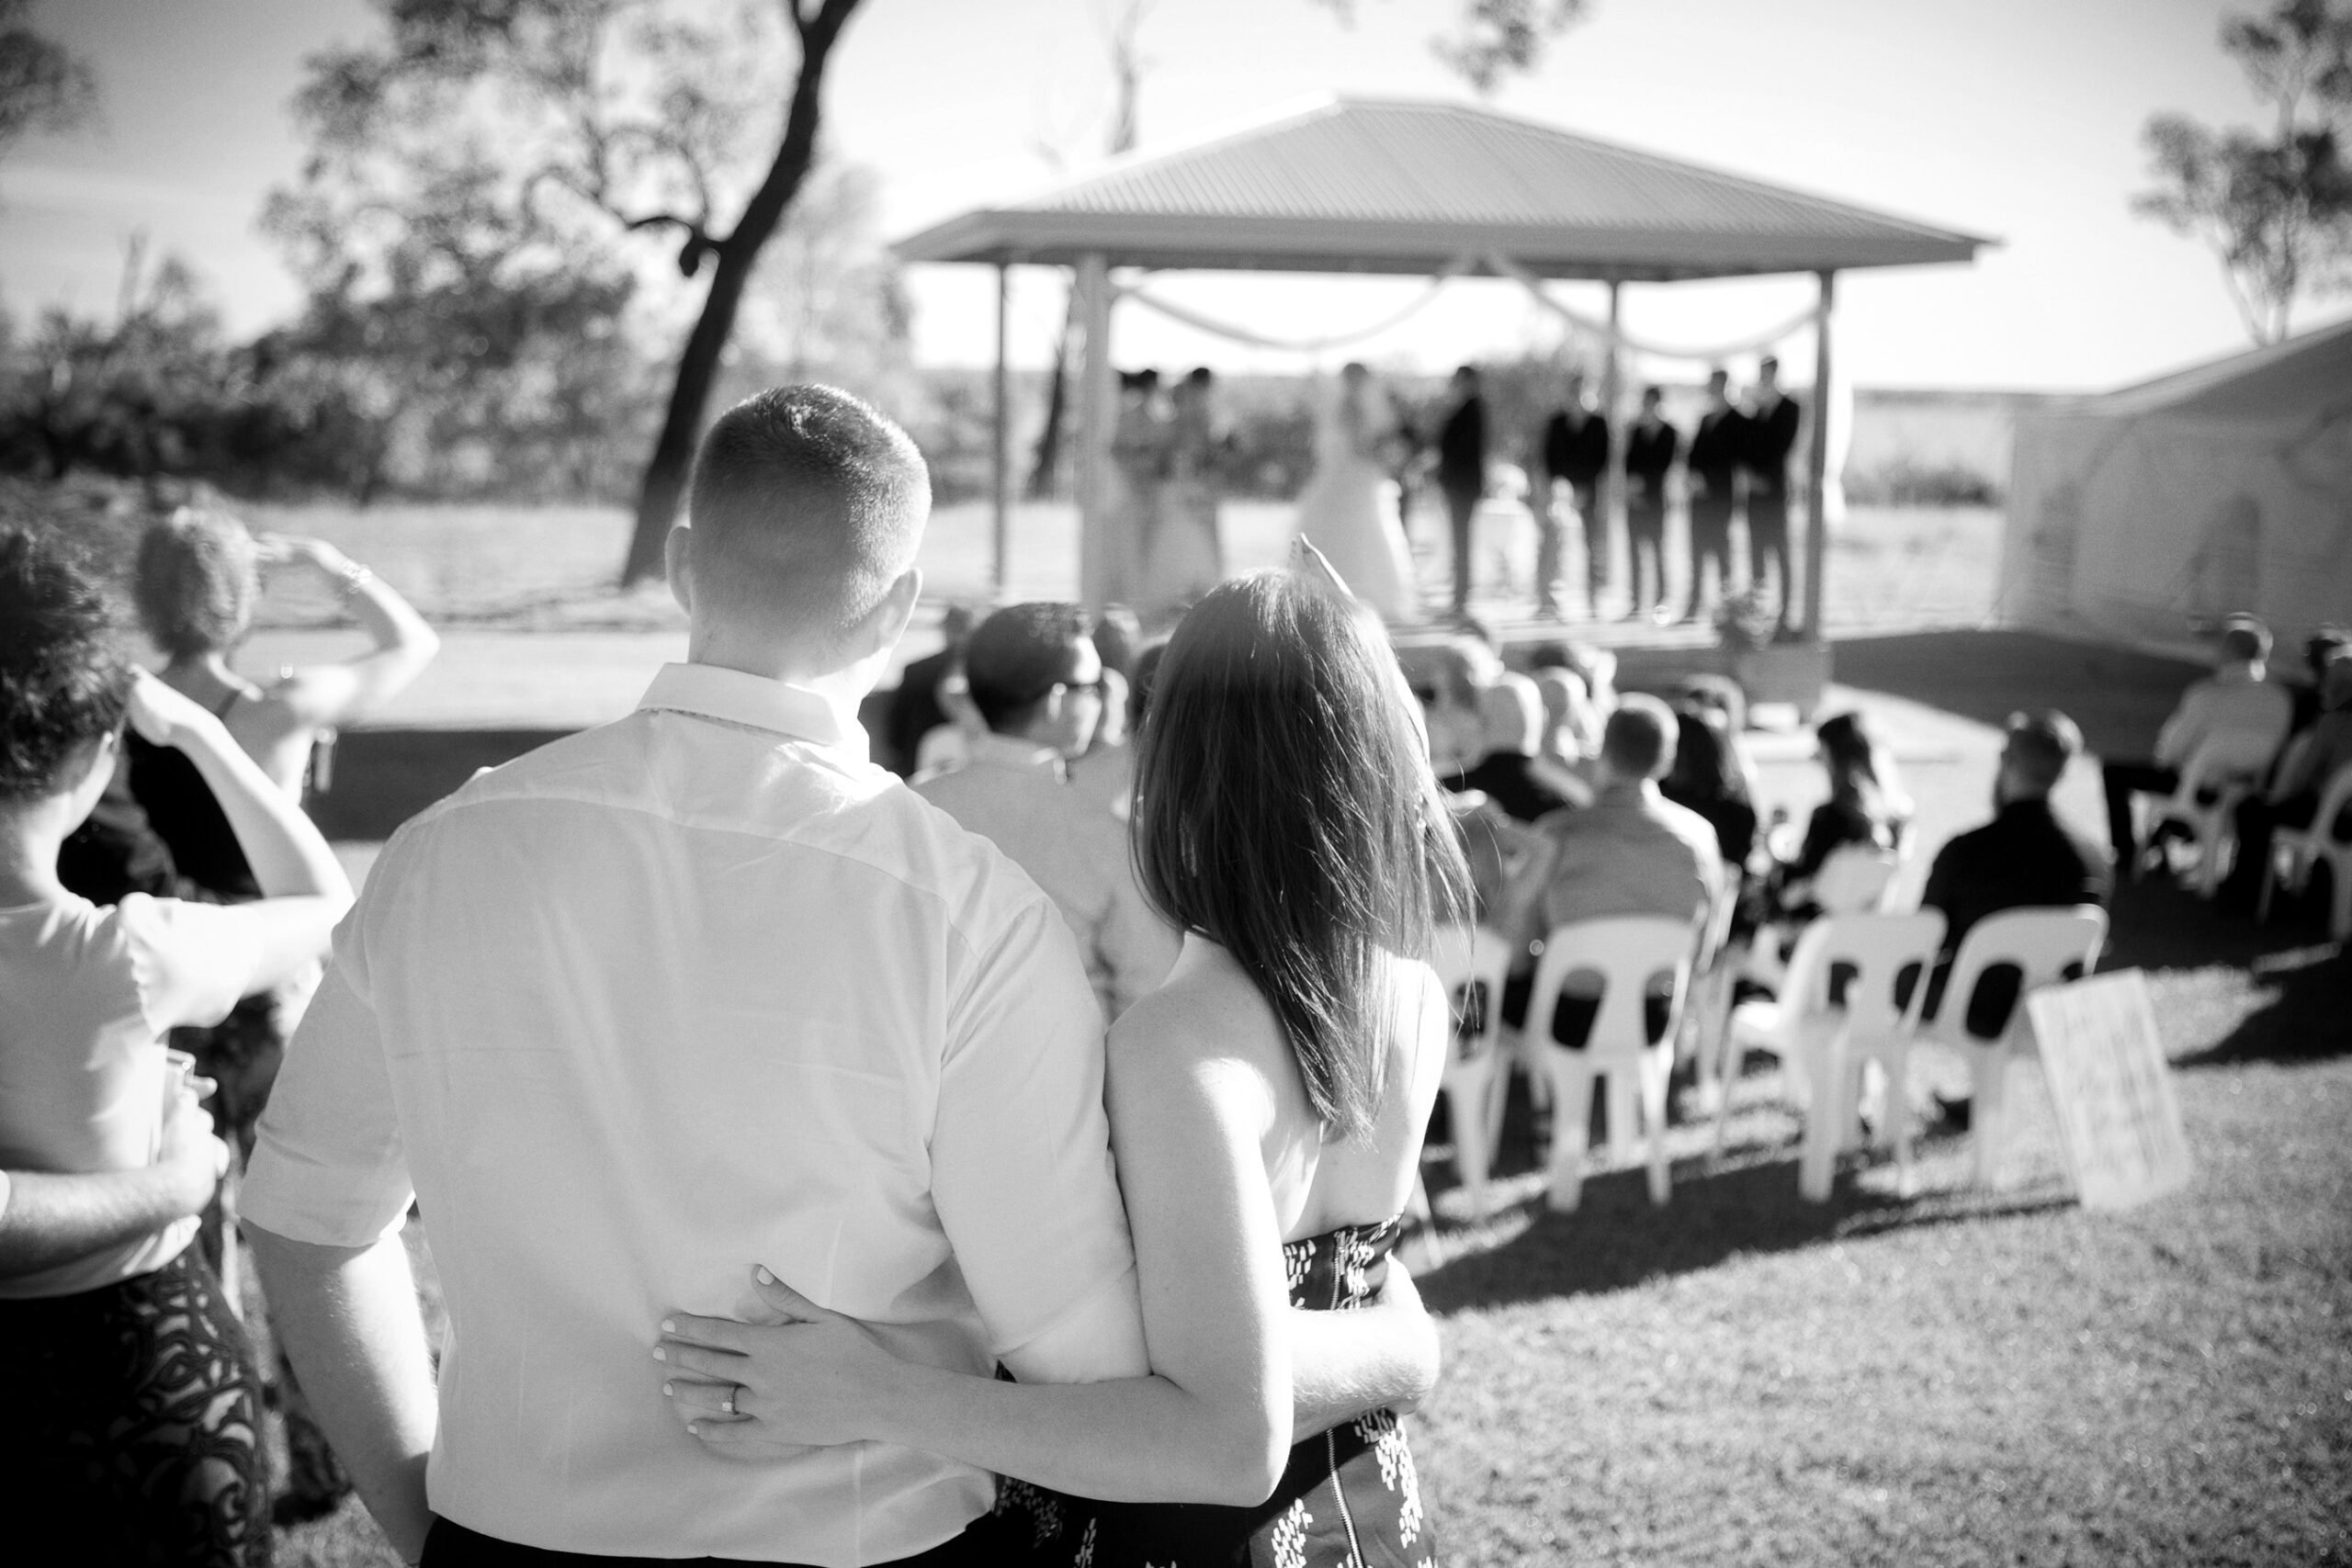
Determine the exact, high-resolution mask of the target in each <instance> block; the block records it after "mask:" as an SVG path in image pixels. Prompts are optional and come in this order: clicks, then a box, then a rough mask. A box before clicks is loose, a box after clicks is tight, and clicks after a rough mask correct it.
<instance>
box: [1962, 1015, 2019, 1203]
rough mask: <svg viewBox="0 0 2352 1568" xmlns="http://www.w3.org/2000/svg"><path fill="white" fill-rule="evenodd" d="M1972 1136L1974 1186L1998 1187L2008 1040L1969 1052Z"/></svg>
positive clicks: (2006, 1093) (2005, 1112)
mask: <svg viewBox="0 0 2352 1568" xmlns="http://www.w3.org/2000/svg"><path fill="white" fill-rule="evenodd" d="M1969 1077H1970V1080H1971V1082H1970V1084H1969V1093H1970V1096H1971V1097H1972V1100H1973V1104H1971V1106H1970V1107H1969V1112H1968V1121H1969V1130H1970V1134H1971V1136H1972V1137H1973V1139H1974V1140H1975V1143H1976V1184H1977V1185H1978V1186H1979V1187H1985V1188H1992V1187H1996V1186H1998V1185H1999V1178H2000V1169H2001V1135H2002V1134H2003V1133H2005V1132H2006V1131H2007V1118H2008V1098H2009V1053H2008V1044H2007V1041H2003V1042H2001V1043H1998V1044H1995V1045H1990V1046H1983V1047H1980V1048H1978V1049H1976V1050H1973V1051H1972V1052H1970V1053H1969Z"/></svg>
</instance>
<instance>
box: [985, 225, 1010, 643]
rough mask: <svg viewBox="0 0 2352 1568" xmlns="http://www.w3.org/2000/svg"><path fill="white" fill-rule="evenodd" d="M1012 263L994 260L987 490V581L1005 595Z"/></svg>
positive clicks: (1008, 529)
mask: <svg viewBox="0 0 2352 1568" xmlns="http://www.w3.org/2000/svg"><path fill="white" fill-rule="evenodd" d="M1011 313H1012V264H1011V263H1010V262H999V263H997V264H996V409H995V418H994V419H993V420H992V421H991V422H990V425H989V434H990V436H991V440H990V444H989V446H990V449H989V495H990V497H991V498H992V500H993V502H994V507H993V511H992V514H991V516H990V518H989V563H990V564H989V585H990V587H991V588H992V589H993V590H994V592H995V594H996V597H997V598H999V599H1002V598H1003V597H1004V582H1005V570H1004V568H1005V551H1006V544H1007V540H1008V538H1009V536H1011V534H1012V458H1011V457H1010V456H1009V455H1008V452H1007V448H1008V447H1009V446H1011V444H1012V419H1011V415H1010V412H1008V409H1007V404H1008V402H1009V401H1010V398H1009V392H1008V378H1007V376H1006V373H1005V366H1004V352H1005V350H1004V345H1005V333H1006V318H1007V317H1008V316H1009V315H1010V314H1011Z"/></svg>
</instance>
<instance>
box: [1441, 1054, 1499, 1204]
mask: <svg viewBox="0 0 2352 1568" xmlns="http://www.w3.org/2000/svg"><path fill="white" fill-rule="evenodd" d="M1487 1077H1488V1075H1486V1074H1482V1073H1478V1072H1476V1071H1475V1070H1471V1071H1465V1072H1464V1073H1463V1074H1462V1075H1461V1076H1460V1077H1457V1078H1456V1079H1455V1080H1454V1081H1453V1083H1452V1084H1451V1085H1449V1086H1447V1089H1446V1095H1445V1099H1446V1113H1447V1115H1448V1116H1450V1117H1451V1118H1452V1119H1453V1168H1454V1169H1455V1170H1457V1171H1459V1172H1460V1173H1461V1175H1462V1190H1463V1192H1464V1194H1465V1195H1466V1197H1467V1198H1468V1200H1469V1203H1470V1217H1471V1218H1472V1219H1474V1220H1483V1219H1485V1218H1486V1217H1487V1170H1488V1168H1489V1166H1490V1159H1491V1156H1490V1145H1489V1143H1488V1140H1487V1100H1488V1098H1489V1096H1488V1094H1487V1089H1488V1087H1489V1086H1488V1082H1487Z"/></svg>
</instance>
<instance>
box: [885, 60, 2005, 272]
mask: <svg viewBox="0 0 2352 1568" xmlns="http://www.w3.org/2000/svg"><path fill="white" fill-rule="evenodd" d="M1989 243H1992V242H1991V241H1988V240H1985V239H1982V238H1979V237H1978V236H1975V235H1973V234H1963V233H1960V232H1957V231H1952V230H1948V229H1939V228H1935V227H1932V226H1930V225H1928V224H1925V223H1919V222H1916V221H1913V220H1909V219H1905V218H1897V217H1893V216H1890V215H1888V214H1885V213H1882V212H1873V211H1871V210H1870V209H1866V208H1860V207H1856V206H1853V205H1851V204H1849V203H1846V202H1840V201H1832V200H1829V199H1827V198H1826V197H1817V196H1812V195H1807V194H1805V193H1803V192H1799V191H1792V190H1788V189H1784V188H1782V187H1781V186H1771V185H1767V184H1764V183H1763V182H1761V181H1758V180H1752V179H1747V178H1743V177H1741V176H1739V175H1729V174H1724V173H1721V172H1719V171H1717V170H1713V169H1708V168H1703V167H1701V166H1699V165H1696V164H1685V163H1681V162H1679V161H1678V160H1675V159H1671V158H1666V157H1662V156H1660V155H1658V154H1657V153H1654V152H1639V151H1636V150H1634V149H1633V148H1628V147H1621V146H1618V145H1615V144H1614V143H1611V142H1607V141H1597V140H1595V139H1593V138H1591V137H1589V136H1580V135H1577V134H1574V133H1572V132H1569V131H1565V130H1555V129H1554V128H1552V127H1550V126H1546V125H1540V124H1537V123H1535V122H1533V121H1531V120H1525V119H1520V118H1514V117H1512V116H1509V115H1501V114H1496V113H1494V112H1492V111H1491V110H1487V109H1480V108H1473V107H1468V106H1466V105H1461V104H1445V103H1416V102H1408V101H1399V100H1393V99H1372V98H1335V99H1332V100H1330V101H1329V102H1327V103H1324V104H1321V105H1318V106H1316V107H1311V108H1307V109H1305V110H1302V111H1297V112H1294V113H1291V114H1288V115H1285V116H1283V117H1282V118H1276V119H1272V120H1269V121H1266V122H1263V123H1261V124H1259V125H1256V126H1253V127H1250V128H1249V129H1246V130H1239V131H1236V132H1232V133H1229V134H1227V135H1223V136H1218V137H1216V138H1213V139H1211V140H1207V141H1200V142H1197V143H1194V144H1193V145H1190V146H1184V147H1179V148H1176V149H1174V150H1171V151H1161V152H1140V153H1136V154H1131V155H1129V156H1128V157H1126V158H1124V159H1122V160H1120V161H1118V162H1116V163H1114V164H1111V165H1109V166H1108V167H1106V168H1104V169H1103V170H1102V171H1101V172H1099V173H1096V174H1093V175H1089V176H1087V177H1085V178H1082V179H1079V180H1076V181H1073V182H1071V183H1069V184H1068V185H1065V186H1060V187H1059V188H1057V189H1055V190H1052V191H1049V192H1046V194H1045V195H1042V196H1039V197H1034V198H1032V199H1029V200H1026V201H1022V202H1016V203H1013V204H1012V205H1010V206H1005V207H994V208H979V209H974V210H973V211H970V212H967V213H965V214H963V215H962V216H960V217H957V218H952V219H949V220H946V221H945V222H943V223H940V224H936V225H934V226H933V227H932V228H929V229H926V230H924V231H922V232H921V233H919V234H914V235H911V236H910V237H909V238H907V239H904V240H901V241H899V243H898V244H897V245H896V246H895V247H894V248H895V249H896V251H897V253H898V254H899V258H900V259H901V260H903V261H909V262H981V263H999V264H1003V263H1013V264H1022V263H1035V264H1044V265H1076V264H1077V263H1078V262H1079V261H1080V260H1081V259H1082V258H1083V257H1085V256H1087V255H1089V254H1096V255H1103V256H1105V257H1106V258H1107V259H1108V260H1109V261H1110V262H1111V264H1112V265H1131V266H1145V267H1171V268H1214V269H1220V270H1223V269H1231V270H1242V271H1255V272H1327V273H1329V272H1365V273H1415V274H1420V275H1423V276H1427V275H1429V274H1432V273H1435V272H1438V271H1440V270H1442V269H1443V268H1445V267H1446V266H1448V265H1451V264H1453V263H1454V262H1455V261H1456V260H1457V259H1458V258H1460V257H1463V256H1464V255H1465V254H1466V255H1470V256H1473V257H1478V258H1483V257H1485V256H1486V255H1487V254H1490V253H1491V254H1500V255H1503V256H1507V257H1509V258H1510V260H1511V261H1512V262H1513V263H1514V264H1515V265H1518V266H1520V267H1521V268H1524V269H1525V270H1526V271H1528V272H1531V273H1534V274H1536V275H1538V276H1545V277H1594V278H1613V279H1620V280H1623V281H1627V282H1641V281H1657V282H1665V281H1671V280H1674V279H1678V278H1693V277H1726V276H1742V275H1749V274H1758V273H1786V272H1829V271H1839V270H1843V269H1845V268H1849V267H1867V266H1905V265H1917V264H1920V263H1935V262H1966V261H1971V260H1973V258H1974V256H1975V254H1976V252H1977V250H1978V249H1979V248H1980V247H1981V246H1984V245H1986V244H1989ZM1481 267H1483V262H1482V263H1481Z"/></svg>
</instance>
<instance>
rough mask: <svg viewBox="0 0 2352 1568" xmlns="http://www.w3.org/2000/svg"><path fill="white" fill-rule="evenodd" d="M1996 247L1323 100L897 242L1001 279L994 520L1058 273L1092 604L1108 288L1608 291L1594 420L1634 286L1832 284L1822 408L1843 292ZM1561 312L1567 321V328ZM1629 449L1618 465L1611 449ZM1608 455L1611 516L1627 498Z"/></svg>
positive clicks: (1548, 133) (1817, 486)
mask: <svg viewBox="0 0 2352 1568" xmlns="http://www.w3.org/2000/svg"><path fill="white" fill-rule="evenodd" d="M1987 243H1990V242H1988V241H1985V240H1984V239H1980V238H1978V237H1976V236H1973V235H1969V234H1962V233H1959V232H1956V231H1951V230H1946V229H1939V228H1933V227H1930V226H1928V225H1926V224H1923V223H1917V222H1914V221H1912V220H1907V219H1902V218H1895V217H1890V216H1888V215H1886V214H1884V213H1880V212H1873V211H1870V210H1868V209H1863V208H1859V207H1855V206H1852V205H1850V204H1849V203H1845V202H1838V201H1832V200H1829V199H1827V198H1826V197H1817V196H1811V195H1807V194H1804V193H1802V192H1798V191H1792V190H1788V189H1784V188H1782V187H1781V186H1770V185H1766V184H1763V183H1762V182H1760V181H1757V180H1751V179H1745V178H1742V177H1740V176H1738V175H1728V174H1724V173H1720V172H1718V171H1716V170H1713V169H1707V168H1702V167H1699V166H1697V165H1694V164H1685V163H1680V162H1678V161H1676V160H1673V159H1670V158H1664V157H1660V156H1658V155H1657V154H1656V153H1651V152H1639V151H1636V150H1634V149H1632V148H1627V147H1621V146H1617V145H1614V144H1612V143H1611V142H1606V141H1597V140H1595V139H1593V138H1591V137H1588V136H1581V135H1577V134H1574V133H1571V132H1569V131H1565V130H1556V129H1555V128H1553V127H1551V126H1547V125H1541V124H1538V123H1536V122H1534V121H1532V120H1526V119H1521V118H1515V117H1513V116H1509V115H1502V114H1497V113H1495V112H1493V111H1491V110H1487V109H1481V108H1474V107H1469V106H1466V105H1461V104H1447V103H1423V102H1411V101H1401V100H1393V99H1370V98H1350V97H1339V98H1333V99H1331V100H1329V101H1328V102H1325V103H1322V104H1318V105H1316V106H1314V107H1309V108H1306V109H1304V110H1301V111H1297V112H1294V113H1289V114H1286V115H1283V116H1282V117H1281V118H1274V119H1271V120H1268V121H1265V122H1263V123H1261V124H1258V125H1255V126H1252V127H1250V128H1248V129H1245V130H1238V131H1236V132H1233V133H1231V134H1227V135H1224V136H1220V137H1216V138H1214V139H1211V140H1207V141H1199V142H1195V143H1193V144H1191V145H1187V146H1181V147H1176V148H1172V149H1169V150H1166V151H1150V150H1143V151H1139V152H1134V153H1130V154H1127V155H1126V156H1125V157H1122V158H1120V159H1118V160H1116V161H1114V162H1113V163H1112V164H1109V165H1107V166H1105V167H1104V168H1103V169H1101V170H1099V171H1098V172H1096V173H1094V174H1092V175H1088V176H1086V177H1084V178H1080V179H1078V180H1074V181H1072V182H1070V183H1069V184H1066V185H1063V186H1059V187H1058V188H1056V189H1053V190H1050V191H1047V192H1046V193H1045V194H1043V195H1041V196H1038V197H1033V198H1031V199H1029V200H1027V201H1023V202H1019V203H1016V204H1014V205H1012V206H1007V207H993V208H979V209H974V210H973V211H970V212H967V213H964V214H963V215H961V216H960V217H956V218H952V219H949V220H946V221H945V222H943V223H939V224H936V225H934V226H933V227H932V228H929V229H926V230H924V231H922V232H921V233H918V234H914V235H911V236H910V237H908V238H907V239H904V240H901V241H899V243H897V244H896V246H894V247H893V248H894V249H895V251H896V252H897V254H898V255H899V259H900V260H902V261H907V262H961V263H977V264H983V265H995V266H996V268H997V269H998V287H997V368H996V429H995V437H996V465H995V506H996V527H997V534H996V537H997V541H998V551H999V559H1000V561H1001V558H1002V547H1003V539H1004V529H1005V525H1006V518H1007V516H1008V515H1009V513H1010V508H1011V479H1010V472H1009V468H1008V466H1007V459H1006V445H1007V430H1006V423H1005V421H1006V413H1005V358H1004V347H1005V304H1006V299H1007V287H1008V285H1007V277H1008V270H1009V269H1010V268H1011V267H1012V266H1014V265H1051V266H1065V267H1069V268H1071V269H1073V271H1074V272H1075V274H1076V277H1077V291H1078V292H1077V312H1076V313H1077V317H1078V321H1079V322H1080V328H1081V331H1082V333H1083V341H1084V347H1083V358H1082V360H1081V362H1080V374H1079V380H1078V396H1077V399H1076V409H1077V411H1078V415H1079V418H1078V432H1077V434H1078V449H1077V459H1078V501H1079V510H1080V535H1079V540H1080V543H1079V562H1080V567H1079V577H1080V584H1081V592H1083V594H1084V595H1085V597H1086V598H1088V599H1089V600H1090V601H1091V602H1095V603H1100V602H1101V600H1102V598H1103V592H1102V591H1103V582H1104V572H1105V570H1106V568H1107V563H1108V561H1109V559H1110V552H1109V549H1108V547H1107V546H1108V535H1107V533H1106V530H1107V529H1108V528H1110V527H1111V526H1112V520H1111V519H1110V518H1109V517H1108V516H1107V515H1106V514H1105V510H1104V507H1103V476H1104V473H1105V470H1106V467H1107V464H1108V462H1109V444H1110V425H1111V422H1112V418H1113V411H1114V407H1115V401H1114V400H1115V394H1114V388H1113V379H1112V368H1111V345H1110V337H1111V307H1112V304H1113V301H1114V298H1115V297H1116V294H1117V292H1118V290H1117V289H1116V288H1114V283H1113V280H1112V276H1111V273H1112V269H1113V268H1114V267H1136V268H1146V269H1155V270H1156V269H1170V270H1177V269H1183V270H1215V271H1245V272H1311V273H1386V274H1400V275H1411V276H1425V277H1431V278H1442V277H1446V276H1511V277H1516V278H1518V279H1520V280H1521V282H1522V283H1524V284H1526V285H1527V286H1528V287H1530V288H1540V285H1541V281H1542V280H1546V279H1562V278H1579V279H1587V280H1599V281H1600V282H1603V283H1606V284H1607V285H1608V289H1609V314H1608V323H1607V327H1606V329H1605V335H1606V338H1607V341H1608V344H1609V353H1608V357H1607V360H1606V369H1605V374H1604V378H1603V382H1604V384H1603V389H1602V398H1603V402H1604V406H1605V407H1606V409H1607V411H1608V412H1609V414H1610V419H1611V426H1612V427H1613V428H1617V429H1622V428H1623V423H1624V421H1623V417H1622V412H1623V411H1622V410H1621V408H1620V407H1619V403H1620V396H1619V394H1620V358H1621V353H1620V350H1621V347H1622V346H1623V338H1622V335H1621V334H1620V333H1619V304H1620V293H1621V290H1622V289H1623V286H1624V285H1626V284H1628V283H1671V282H1677V281H1680V280H1683V279H1687V278H1702V277H1734V276H1756V275H1763V274H1774V273H1807V272H1809V273H1812V274H1814V275H1815V276H1816V277H1817V278H1819V280H1820V304H1819V308H1818V310H1817V311H1816V312H1815V316H1814V320H1815V323H1816V326H1817V331H1816V333H1815V343H1816V344H1817V347H1816V352H1815V371H1814V386H1815V397H1814V402H1815V409H1816V411H1817V410H1818V408H1819V407H1820V406H1821V405H1822V403H1823V401H1824V400H1823V398H1822V395H1821V394H1822V392H1823V391H1824V390H1826V389H1827V388H1828V387H1829V385H1830V331H1829V328H1830V316H1831V308H1832V306H1833V304H1834V302H1835V299H1836V288H1837V275H1838V273H1839V272H1841V271H1844V270H1846V269H1848V268H1852V267H1877V266H1910V265H1919V264H1923V263H1931V262H1967V261H1972V260H1973V259H1974V257H1975V254H1976V252H1977V249H1978V248H1979V247H1980V246H1983V245H1985V244H1987ZM1555 308H1556V307H1555ZM1812 425H1813V438H1812V443H1811V447H1810V457H1809V461H1808V468H1809V471H1810V474H1811V477H1812V485H1811V496H1812V502H1811V526H1810V528H1809V529H1808V532H1807V555H1806V571H1805V624H1806V626H1807V628H1808V630H1809V631H1810V632H1811V633H1812V634H1814V635H1815V636H1816V637H1817V636H1818V634H1819V630H1820V626H1821V568H1822V559H1823V555H1824V536H1823V529H1822V493H1823V490H1822V486H1823V480H1824V479H1825V477H1826V468H1827V461H1828V444H1827V437H1826V424H1825V422H1824V421H1823V420H1822V419H1820V418H1818V417H1815V418H1814V419H1813V421H1812ZM1621 446H1622V444H1621ZM1622 473H1623V452H1622V450H1621V451H1619V452H1618V453H1616V454H1614V455H1613V457H1612V461H1611V480H1610V491H1609V500H1608V502H1607V504H1608V505H1610V506H1611V509H1612V510H1613V509H1614V507H1615V505H1616V498H1617V496H1618V494H1619V493H1620V491H1622Z"/></svg>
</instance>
